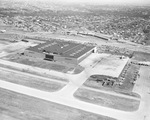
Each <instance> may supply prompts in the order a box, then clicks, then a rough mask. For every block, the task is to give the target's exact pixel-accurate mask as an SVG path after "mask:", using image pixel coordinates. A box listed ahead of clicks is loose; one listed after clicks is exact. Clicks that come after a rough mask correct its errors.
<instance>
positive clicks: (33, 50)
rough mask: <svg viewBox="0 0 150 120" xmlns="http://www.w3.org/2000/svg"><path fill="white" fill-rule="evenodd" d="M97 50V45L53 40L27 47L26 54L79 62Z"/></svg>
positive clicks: (54, 59) (40, 57)
mask: <svg viewBox="0 0 150 120" xmlns="http://www.w3.org/2000/svg"><path fill="white" fill-rule="evenodd" d="M94 51H95V46H91V45H84V44H80V43H73V42H68V41H57V40H55V41H54V40H52V41H48V42H46V43H42V44H39V45H37V46H34V47H30V48H27V49H26V50H25V52H24V55H26V56H30V57H33V58H38V59H44V60H49V61H58V62H66V63H71V64H78V63H80V62H81V61H82V60H84V59H85V58H86V57H87V56H89V55H90V54H91V53H92V52H94Z"/></svg>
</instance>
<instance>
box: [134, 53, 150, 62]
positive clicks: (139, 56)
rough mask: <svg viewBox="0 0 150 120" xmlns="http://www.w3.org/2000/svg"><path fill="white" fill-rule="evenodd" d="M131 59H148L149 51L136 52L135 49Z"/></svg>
mask: <svg viewBox="0 0 150 120" xmlns="http://www.w3.org/2000/svg"><path fill="white" fill-rule="evenodd" d="M132 60H136V61H150V53H144V52H136V51H135V52H134V56H133V58H132Z"/></svg>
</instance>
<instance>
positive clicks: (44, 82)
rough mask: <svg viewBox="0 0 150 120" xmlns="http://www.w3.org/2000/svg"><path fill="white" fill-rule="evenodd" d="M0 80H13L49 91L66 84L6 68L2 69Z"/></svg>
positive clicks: (58, 88)
mask: <svg viewBox="0 0 150 120" xmlns="http://www.w3.org/2000/svg"><path fill="white" fill-rule="evenodd" d="M0 80H4V81H8V82H12V83H15V84H19V85H23V86H27V87H31V88H35V89H39V90H43V91H48V92H54V91H58V90H60V89H62V88H63V87H64V86H65V85H66V84H65V83H62V82H61V83H59V82H54V81H52V80H51V79H42V78H38V76H37V77H33V76H28V75H24V74H21V73H20V72H19V73H17V72H15V71H8V70H6V69H0Z"/></svg>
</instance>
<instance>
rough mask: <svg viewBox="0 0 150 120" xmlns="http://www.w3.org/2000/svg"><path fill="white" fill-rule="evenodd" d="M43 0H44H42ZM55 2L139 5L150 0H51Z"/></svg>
mask: <svg viewBox="0 0 150 120" xmlns="http://www.w3.org/2000/svg"><path fill="white" fill-rule="evenodd" d="M43 1H44V0H43ZM48 1H51V0H48ZM52 1H56V2H69V3H73V2H77V3H80V2H84V3H99V4H133V5H134V4H139V5H143V4H144V5H146V4H150V0H52Z"/></svg>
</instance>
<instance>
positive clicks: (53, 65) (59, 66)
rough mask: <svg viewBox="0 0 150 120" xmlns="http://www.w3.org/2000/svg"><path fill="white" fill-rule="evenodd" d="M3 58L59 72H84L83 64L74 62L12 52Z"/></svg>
mask: <svg viewBox="0 0 150 120" xmlns="http://www.w3.org/2000/svg"><path fill="white" fill-rule="evenodd" d="M2 59H4V60H8V61H12V62H17V63H21V64H25V65H30V66H34V67H39V68H43V69H49V70H54V71H58V72H63V73H68V72H69V71H72V70H74V69H75V70H74V71H73V72H72V74H78V73H80V72H82V71H83V70H84V69H83V68H82V67H81V66H78V67H77V66H75V65H73V64H67V63H59V62H51V61H46V60H39V59H34V58H32V57H27V56H23V55H19V54H11V55H8V56H5V57H3V58H2Z"/></svg>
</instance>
